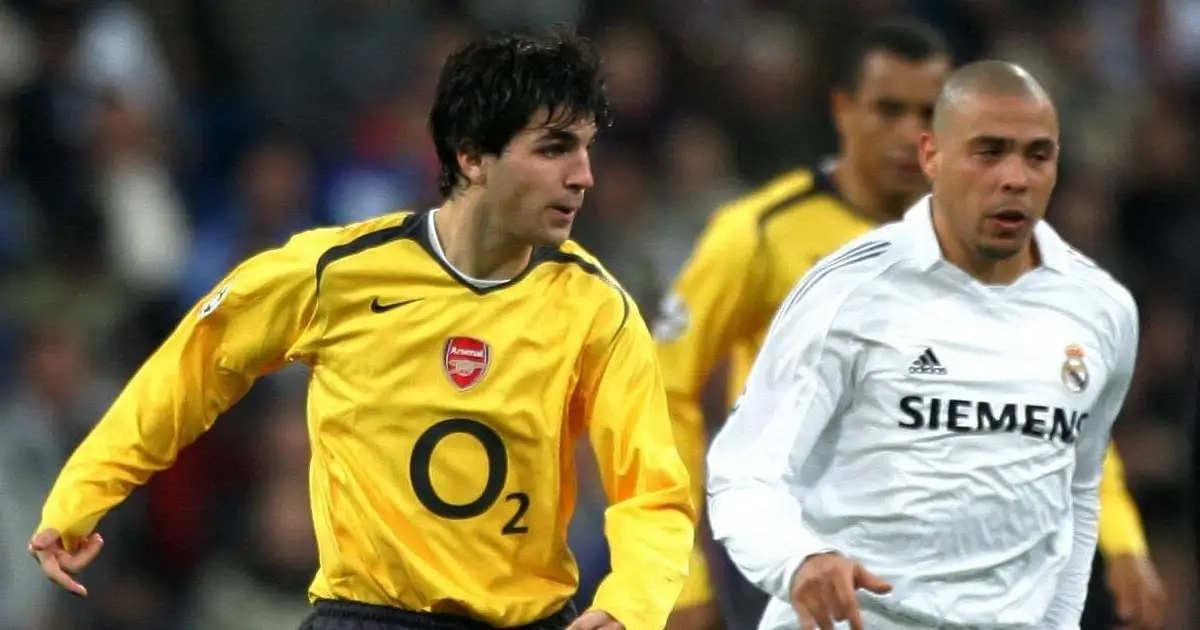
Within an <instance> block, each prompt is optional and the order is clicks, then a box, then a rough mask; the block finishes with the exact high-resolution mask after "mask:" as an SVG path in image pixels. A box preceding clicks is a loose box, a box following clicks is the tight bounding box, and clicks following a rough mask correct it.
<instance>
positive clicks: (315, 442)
mask: <svg viewBox="0 0 1200 630" xmlns="http://www.w3.org/2000/svg"><path fill="white" fill-rule="evenodd" d="M430 118H431V120H430V128H431V131H432V134H433V136H434V141H435V144H436V145H437V148H438V151H439V156H441V157H442V165H443V174H442V181H441V187H442V192H443V194H444V195H445V196H446V201H445V203H444V204H443V205H442V206H441V207H439V208H438V209H435V210H431V211H427V212H421V213H407V212H401V213H395V214H391V215H387V216H384V217H381V218H377V219H373V220H369V221H365V222H362V223H357V224H354V225H350V226H345V227H335V228H324V229H317V230H313V231H309V232H305V233H301V234H298V235H296V236H294V237H293V238H292V239H291V240H290V241H289V242H288V243H287V244H285V245H283V246H281V247H279V248H277V249H273V250H270V251H266V252H263V253H261V254H258V255H256V256H254V257H252V258H250V259H249V260H247V261H245V262H244V263H242V264H241V265H239V266H238V267H237V268H236V269H234V270H233V271H232V272H231V273H230V274H229V275H228V276H227V277H226V278H225V279H223V280H222V282H221V283H220V284H219V285H218V286H217V287H216V288H215V289H214V292H213V294H212V295H211V296H210V297H209V298H208V299H207V300H205V301H203V303H201V304H199V305H197V307H196V308H195V309H194V310H193V311H192V312H191V313H189V314H188V315H187V316H186V317H185V319H184V320H183V322H182V323H181V324H180V325H179V326H178V328H177V329H176V330H175V331H174V333H173V334H172V335H171V336H170V337H169V338H168V339H167V340H166V341H165V343H163V345H162V346H161V347H160V348H158V350H157V351H156V352H155V353H154V354H153V356H152V357H150V359H149V360H148V361H147V362H146V363H145V364H144V365H143V366H142V368H141V369H140V370H139V371H138V373H137V374H136V375H135V376H134V377H133V379H132V380H131V381H130V383H129V385H128V386H127V387H126V389H125V390H124V392H123V393H122V394H121V396H120V397H119V398H118V400H117V401H116V402H115V404H114V405H113V407H112V408H111V409H110V410H109V412H108V413H107V414H106V415H105V416H104V418H103V419H102V420H101V421H100V422H99V424H98V425H97V426H96V427H95V429H94V430H93V431H92V432H91V434H90V435H89V436H88V437H87V438H86V439H85V440H84V442H83V443H82V444H81V445H80V446H79V447H78V449H77V450H76V451H75V453H74V454H73V455H72V457H71V458H70V460H69V461H68V462H67V464H66V466H65V468H64V470H63V471H62V473H61V475H60V477H59V479H58V481H57V483H56V484H55V486H54V488H53V490H52V491H51V493H50V496H49V497H48V499H47V501H46V504H45V508H44V511H43V520H42V523H41V526H40V528H39V530H40V531H39V533H38V534H37V535H35V537H34V540H33V542H32V543H31V547H32V548H33V550H34V551H35V553H36V555H37V556H38V559H39V561H40V562H41V563H42V566H43V569H44V570H46V572H47V574H48V575H50V576H51V578H52V579H54V580H55V581H57V582H59V583H60V584H62V585H64V586H65V587H67V588H68V589H71V590H74V591H75V592H78V593H80V594H84V593H85V591H83V589H82V586H80V585H79V584H78V583H76V582H74V580H73V579H72V578H70V577H69V576H68V575H67V573H70V572H74V571H76V570H78V569H79V568H81V566H82V565H83V564H86V563H87V562H88V561H90V560H91V558H93V557H94V556H95V554H96V551H97V550H98V549H99V548H100V545H101V544H102V541H100V540H99V538H98V537H97V536H96V535H95V534H93V530H94V529H95V527H96V525H97V523H98V521H99V520H100V519H101V518H102V517H103V516H104V514H105V513H106V512H107V511H108V510H110V509H111V508H112V507H113V506H114V505H116V504H117V503H119V502H120V501H122V500H123V499H125V498H126V497H127V496H128V495H129V493H130V492H131V491H132V490H133V489H134V487H136V486H138V485H140V484H143V483H145V482H146V481H147V480H148V479H149V477H150V476H151V475H152V474H153V473H154V472H155V471H158V470H162V469H164V468H166V467H168V466H170V465H171V464H172V462H173V461H174V460H175V457H176V455H177V454H178V453H179V451H180V449H182V448H184V447H186V446H187V445H188V444H190V443H191V442H193V441H194V440H195V439H197V438H198V437H199V436H200V435H201V434H202V433H203V432H204V431H205V430H207V429H208V428H209V427H210V426H211V425H212V423H213V422H214V421H215V420H216V418H217V416H218V415H219V414H220V413H221V412H222V411H224V410H226V409H228V408H229V407H230V406H231V405H232V404H234V402H236V401H237V400H238V399H239V397H241V396H242V395H243V394H244V393H245V392H246V391H247V390H248V389H249V388H250V387H251V385H252V383H253V382H254V380H255V378H257V377H259V376H261V375H263V374H266V373H268V372H271V371H272V370H275V369H277V368H279V367H280V366H282V365H284V364H285V363H288V362H300V363H303V364H307V365H308V366H309V367H310V368H311V377H310V384H309V391H308V403H307V411H308V432H309V436H310V440H311V443H312V461H311V467H310V475H309V485H310V493H311V498H312V510H313V521H314V525H315V531H316V537H317V544H318V552H319V560H320V568H319V570H318V572H317V574H316V577H315V579H314V580H313V582H312V585H311V587H310V592H309V595H310V599H311V600H312V601H313V602H314V603H315V610H314V613H313V614H312V615H311V616H310V618H309V619H308V620H307V621H306V622H305V626H304V628H307V629H311V630H331V629H333V628H338V629H343V628H345V629H350V628H367V627H370V628H394V629H397V630H399V629H407V628H418V627H419V628H481V627H489V628H531V629H532V628H537V629H546V630H550V629H553V630H563V629H568V628H569V630H621V629H625V628H627V629H629V630H658V629H660V628H662V627H663V625H664V624H665V622H666V618H667V616H668V614H669V612H670V610H671V607H672V605H673V604H674V602H675V600H676V598H677V596H678V594H679V592H680V590H681V589H682V584H683V577H684V575H685V573H686V570H687V563H688V554H689V552H690V549H691V546H692V541H693V539H694V536H695V532H694V526H693V523H694V520H695V518H696V515H695V510H694V508H693V505H692V501H691V498H690V490H689V487H688V477H687V472H686V469H685V468H684V466H683V463H682V462H681V460H680V458H679V455H678V453H677V451H676V449H675V447H674V445H673V441H672V430H671V426H670V422H669V415H668V412H667V404H666V397H665V393H664V388H663V385H662V379H661V376H660V373H659V369H658V364H657V360H656V356H655V350H654V344H653V341H652V339H651V336H650V333H649V330H648V329H647V327H646V325H645V323H644V322H643V319H642V316H641V315H640V313H639V311H638V309H637V307H636V306H635V305H634V303H633V302H632V300H630V298H629V296H628V295H627V294H626V293H625V292H624V291H623V290H622V289H621V287H619V286H618V285H617V284H616V282H614V280H613V279H612V278H611V277H610V276H609V274H608V273H607V272H606V271H605V270H604V269H603V267H602V266H601V265H600V263H599V262H598V261H596V260H595V259H594V258H592V257H591V256H590V255H589V254H588V253H586V252H585V251H583V250H582V249H581V248H580V247H578V246H577V245H575V244H574V243H573V242H572V241H569V240H567V236H568V234H569V230H570V227H571V223H572V220H573V218H574V215H575V213H576V212H577V211H578V209H579V207H580V205H581V203H582V201H583V195H584V192H585V191H586V190H587V189H588V188H590V187H591V186H592V183H593V182H592V175H591V169H590V163H589V147H590V145H591V142H592V140H593V138H594V137H595V135H596V134H597V131H598V129H600V128H602V127H603V126H604V125H605V124H606V122H607V106H606V101H605V97H604V94H603V83H602V81H601V80H600V78H599V74H598V58H597V54H596V52H595V49H594V48H593V47H592V45H591V44H590V42H588V41H587V40H584V39H582V38H579V37H577V36H575V35H573V34H571V33H569V32H559V33H556V34H554V35H551V36H548V37H545V38H528V37H518V36H508V37H495V38H488V39H484V40H480V41H476V42H471V43H469V44H467V45H465V46H464V47H463V48H462V49H460V50H459V51H457V52H456V53H454V54H453V55H451V57H450V58H449V59H448V61H447V64H446V68H445V69H444V71H443V74H442V77H441V80H440V82H439V85H438V91H437V97H436V100H435V103H434V106H433V110H432V113H431V117H430ZM585 436H586V437H587V438H588V439H589V440H590V442H591V444H592V447H593V449H594V450H595V454H596V459H597V462H598V464H599V468H600V473H601V478H602V480H603V484H604V488H605V490H606V493H607V495H608V497H609V500H610V506H609V508H608V510H607V512H606V533H607V536H608V539H609V546H610V548H611V553H612V566H613V569H612V573H611V574H610V575H609V576H608V577H607V578H606V579H605V580H604V582H603V583H602V584H601V585H600V588H599V590H598V592H597V594H596V596H595V598H594V601H593V608H592V609H591V610H589V611H586V612H585V613H584V614H582V615H577V613H576V612H575V611H574V609H573V608H572V606H571V603H570V598H571V596H572V595H573V594H574V593H575V590H576V586H577V582H578V570H577V567H576V565H575V563H574V560H573V557H572V555H571V553H570V550H569V549H568V547H567V527H568V524H569V521H570V519H571V515H572V512H573V509H574V505H575V499H576V489H575V482H576V471H575V462H574V461H573V454H574V447H575V444H576V443H577V441H578V440H579V439H580V438H581V437H585ZM380 624H382V625H380Z"/></svg>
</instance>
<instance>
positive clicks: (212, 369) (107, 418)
mask: <svg viewBox="0 0 1200 630" xmlns="http://www.w3.org/2000/svg"><path fill="white" fill-rule="evenodd" d="M312 238H315V237H314V236H313V233H308V234H306V235H301V236H297V237H295V238H293V239H292V241H291V242H289V244H288V245H286V246H284V247H282V248H279V249H274V250H270V251H267V252H264V253H261V254H259V255H257V256H254V257H252V258H250V259H248V260H247V261H245V262H243V263H242V264H241V265H239V266H238V267H237V268H236V269H235V270H234V271H233V272H231V273H230V274H229V275H228V276H227V277H226V278H225V279H224V280H222V281H221V283H220V284H218V285H217V287H216V288H215V290H214V292H213V293H212V294H211V295H210V296H208V297H207V298H205V299H204V300H203V301H202V302H201V303H200V304H198V305H197V306H196V307H195V308H194V309H192V310H191V311H190V312H189V313H188V314H187V315H186V316H185V317H184V319H183V321H182V322H180V323H179V325H178V326H177V327H176V329H175V330H174V332H172V333H171V335H170V336H169V337H168V338H167V339H166V341H164V342H163V344H162V345H161V346H160V347H159V348H158V349H157V350H155V352H154V353H153V354H152V355H151V356H150V358H149V359H148V360H146V362H145V363H144V364H143V365H142V366H141V367H140V368H139V369H138V371H137V373H136V374H135V375H134V376H133V378H132V379H131V380H130V381H129V383H128V384H127V385H126V387H125V389H124V390H123V391H122V392H121V394H120V395H119V396H118V398H117V400H116V401H115V402H114V403H113V405H112V407H111V408H109V410H108V412H107V413H106V414H105V415H104V417H103V418H102V419H101V420H100V422H99V423H98V424H97V425H96V426H95V427H94V428H93V429H92V431H91V432H90V434H89V435H88V436H87V437H86V438H85V439H84V440H83V442H82V443H81V444H80V445H79V446H78V448H77V449H76V450H75V452H74V453H73V454H72V455H71V457H70V459H68V461H67V463H66V466H65V467H64V468H63V470H62V472H61V473H60V474H59V477H58V480H57V481H56V482H55V484H54V487H53V488H52V489H51V491H50V494H49V496H48V497H47V499H46V503H45V506H44V507H43V511H42V522H41V524H40V525H39V526H38V531H41V530H44V529H48V528H49V529H56V530H58V531H59V533H60V534H61V535H62V539H63V544H64V546H66V547H67V548H68V549H73V548H74V545H75V544H76V543H77V542H78V541H79V540H80V539H81V538H83V537H85V536H87V535H88V534H90V533H91V532H92V530H93V529H94V528H95V527H96V524H97V523H98V522H99V521H100V519H101V518H102V517H103V516H104V515H105V514H106V513H107V512H108V511H109V510H111V509H112V508H113V507H115V506H116V505H117V504H119V503H121V502H122V501H124V500H125V499H126V498H127V497H128V496H129V494H130V493H131V492H132V491H133V489H134V488H135V487H137V486H139V485H142V484H144V483H146V481H147V480H148V479H149V478H150V476H151V475H152V474H153V473H155V472H157V471H160V470H163V469H165V468H168V467H170V466H171V465H172V464H173V463H174V462H175V459H176V456H177V455H178V454H179V452H180V450H182V449H183V448H185V447H186V446H188V445H189V444H191V443H192V442H193V441H195V440H196V439H197V438H198V437H199V436H200V435H201V434H202V433H204V432H205V431H207V430H208V429H209V428H210V427H211V426H212V424H213V422H214V421H215V420H216V418H217V416H218V415H219V414H220V413H222V412H224V411H225V410H226V409H228V408H229V407H231V406H233V404H234V403H236V402H237V401H238V400H239V399H240V398H241V397H242V396H243V395H244V394H245V393H246V391H247V390H248V389H249V388H250V386H251V384H252V383H253V382H254V380H255V379H256V378H258V377H260V376H262V375H264V374H266V373H268V372H271V371H273V370H275V369H278V368H279V367H281V366H282V365H283V363H284V362H285V361H286V360H287V359H290V358H299V357H296V356H294V355H295V347H296V344H297V341H298V339H299V338H300V337H301V334H302V332H303V331H304V330H305V328H306V327H307V326H308V323H309V320H310V318H311V317H312V315H313V312H314V304H315V286H314V285H315V282H314V271H315V267H316V255H314V254H312V253H311V252H310V251H306V248H304V247H302V246H301V245H298V244H297V243H303V242H305V241H306V240H310V239H312Z"/></svg>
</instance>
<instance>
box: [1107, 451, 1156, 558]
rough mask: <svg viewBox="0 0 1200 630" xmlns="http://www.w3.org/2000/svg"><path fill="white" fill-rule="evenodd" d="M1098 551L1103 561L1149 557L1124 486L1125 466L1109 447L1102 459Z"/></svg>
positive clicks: (1134, 507)
mask: <svg viewBox="0 0 1200 630" xmlns="http://www.w3.org/2000/svg"><path fill="white" fill-rule="evenodd" d="M1099 546H1100V551H1102V552H1103V553H1104V555H1105V556H1106V557H1110V558H1111V557H1115V556H1121V555H1133V556H1139V557H1145V556H1148V555H1149V554H1150V549H1149V545H1147V544H1146V532H1145V530H1144V529H1143V527H1142V517H1141V514H1139V513H1138V508H1137V503H1135V502H1134V501H1133V497H1132V496H1130V494H1129V489H1128V488H1127V487H1126V486H1125V466H1124V464H1123V463H1122V462H1121V456H1120V454H1119V453H1117V446H1116V444H1114V443H1110V444H1109V446H1108V452H1107V453H1106V454H1105V456H1104V475H1103V476H1102V477H1101V479H1100V541H1099Z"/></svg>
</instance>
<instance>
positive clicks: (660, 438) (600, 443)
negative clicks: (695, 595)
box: [583, 298, 695, 630]
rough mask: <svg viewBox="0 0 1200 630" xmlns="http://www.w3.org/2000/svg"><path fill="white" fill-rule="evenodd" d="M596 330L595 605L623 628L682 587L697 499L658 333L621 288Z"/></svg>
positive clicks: (592, 385) (589, 362)
mask: <svg viewBox="0 0 1200 630" xmlns="http://www.w3.org/2000/svg"><path fill="white" fill-rule="evenodd" d="M595 331H596V334H595V339H594V341H593V343H592V344H591V345H592V348H593V349H592V350H590V351H589V352H588V357H587V358H586V359H585V361H586V363H585V372H584V374H585V376H584V378H585V379H586V384H585V389H586V391H587V394H586V395H585V398H584V402H583V404H584V418H586V421H587V423H588V435H589V438H590V440H591V443H592V448H593V449H594V451H595V454H596V462H597V464H598V467H599V472H600V478H601V481H602V482H603V484H604V490H605V493H606V494H607V496H608V500H609V507H608V510H607V511H606V512H605V526H604V527H605V534H606V536H607V538H608V543H609V549H610V554H611V558H612V573H611V574H610V575H609V576H608V577H607V578H605V580H604V581H603V582H602V583H601V584H600V587H599V589H598V590H597V592H596V596H595V598H594V600H593V604H592V606H593V608H594V609H596V610H602V611H604V612H606V613H608V614H609V615H611V616H612V617H614V618H615V619H616V620H617V621H619V622H620V623H621V624H623V625H624V626H625V627H626V628H628V629H629V630H643V629H645V630H651V629H658V628H662V627H663V626H664V625H665V624H666V620H667V616H668V614H670V612H671V609H672V607H673V606H674V605H675V600H676V599H677V598H678V597H679V593H680V591H681V590H682V588H683V578H684V576H685V575H686V573H687V567H688V557H689V553H690V552H691V549H692V542H693V539H694V537H695V528H694V525H693V523H694V519H695V508H694V506H693V504H692V500H691V494H690V489H689V481H688V475H687V471H686V469H685V468H684V466H683V462H682V461H681V460H680V458H679V453H678V452H677V451H676V449H675V442H674V439H673V437H672V434H671V425H670V421H669V416H668V414H667V401H666V396H665V395H664V394H663V386H662V377H661V375H660V372H659V369H658V363H657V361H656V358H655V353H654V343H653V341H652V340H651V337H650V332H649V330H647V328H646V324H645V322H644V321H643V320H642V317H641V315H640V314H639V312H638V310H637V307H636V306H635V305H634V304H633V303H632V302H631V301H629V300H628V299H627V298H626V300H625V303H624V304H622V305H620V306H617V307H616V308H611V309H604V310H603V311H602V312H601V313H600V315H599V316H598V318H597V323H596V326H595ZM614 332H615V335H614Z"/></svg>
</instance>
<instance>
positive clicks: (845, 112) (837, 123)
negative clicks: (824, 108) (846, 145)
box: [829, 88, 854, 137]
mask: <svg viewBox="0 0 1200 630" xmlns="http://www.w3.org/2000/svg"><path fill="white" fill-rule="evenodd" d="M829 111H830V112H831V113H832V114H833V126H834V128H835V129H836V130H837V133H838V136H839V137H845V135H846V134H847V133H848V132H849V131H848V127H849V126H850V125H852V124H853V121H851V117H852V115H853V112H854V95H853V94H851V93H850V92H847V91H846V90H844V89H841V88H838V89H835V90H834V91H833V92H831V93H830V94H829Z"/></svg>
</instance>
